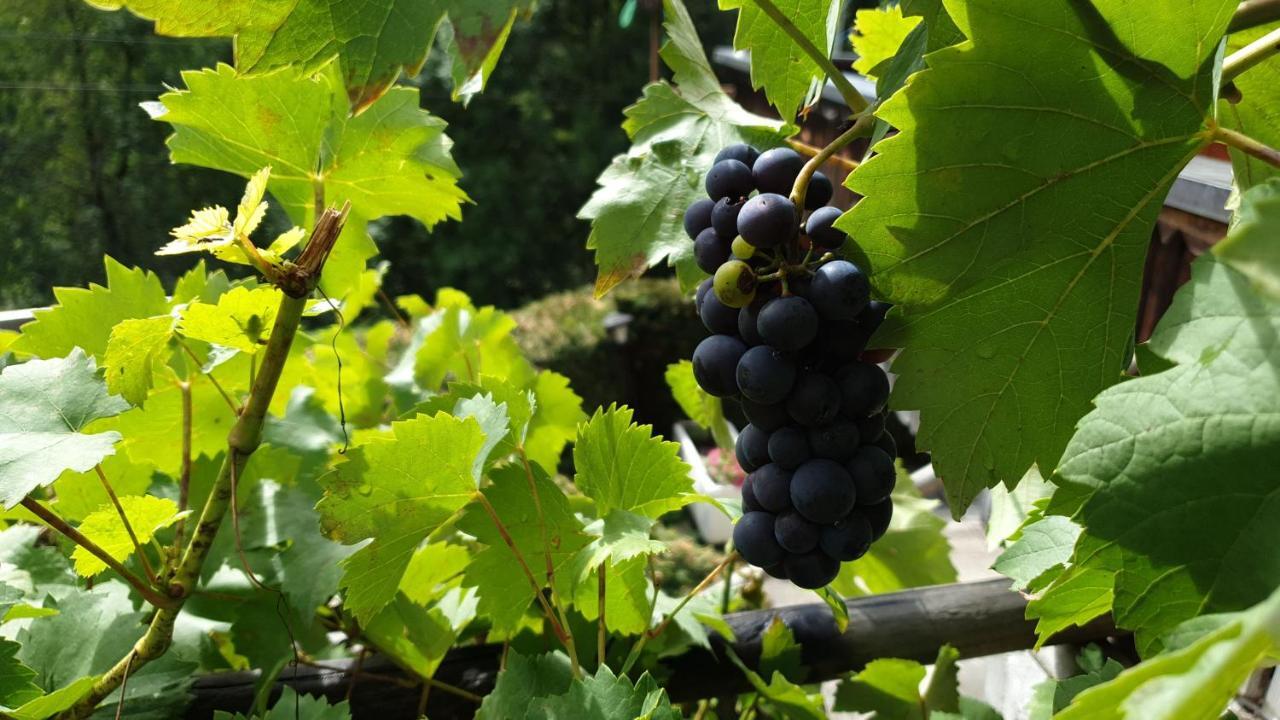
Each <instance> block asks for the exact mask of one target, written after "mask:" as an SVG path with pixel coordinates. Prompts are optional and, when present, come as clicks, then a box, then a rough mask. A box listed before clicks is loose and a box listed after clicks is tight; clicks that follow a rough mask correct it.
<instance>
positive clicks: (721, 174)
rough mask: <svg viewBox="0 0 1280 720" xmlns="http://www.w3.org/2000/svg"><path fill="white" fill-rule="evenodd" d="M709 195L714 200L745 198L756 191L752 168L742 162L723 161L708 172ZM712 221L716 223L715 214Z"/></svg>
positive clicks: (707, 185)
mask: <svg viewBox="0 0 1280 720" xmlns="http://www.w3.org/2000/svg"><path fill="white" fill-rule="evenodd" d="M706 187H707V195H708V196H710V197H711V199H712V200H719V199H721V198H733V199H735V200H736V199H737V198H744V197H746V196H748V195H750V194H751V191H752V190H755V189H756V187H755V182H754V181H753V180H752V178H751V168H749V167H747V166H746V164H745V163H743V162H742V161H740V160H721V161H720V162H718V163H716V164H715V165H712V166H711V169H710V170H708V171H707V182H706ZM711 221H712V222H713V223H714V222H715V213H714V212H713V213H712V216H711Z"/></svg>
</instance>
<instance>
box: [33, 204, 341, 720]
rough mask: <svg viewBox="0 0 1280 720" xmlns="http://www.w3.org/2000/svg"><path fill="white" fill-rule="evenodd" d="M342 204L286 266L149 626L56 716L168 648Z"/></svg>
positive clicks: (85, 709)
mask: <svg viewBox="0 0 1280 720" xmlns="http://www.w3.org/2000/svg"><path fill="white" fill-rule="evenodd" d="M346 210H347V209H346V208H344V209H343V211H342V212H326V213H325V215H324V216H323V217H321V218H320V220H319V221H318V222H317V223H316V227H315V230H314V231H313V232H312V236H311V241H310V242H309V243H308V245H307V248H306V250H304V252H303V255H302V256H300V257H299V259H298V265H296V266H294V267H292V268H289V269H288V270H287V271H286V272H285V273H283V274H282V277H281V282H280V285H281V288H282V289H283V290H284V291H285V296H284V297H283V298H282V299H281V301H280V309H279V311H278V312H277V313H276V321H275V325H274V326H273V327H272V329H271V337H270V339H269V340H268V341H267V347H266V349H265V350H264V351H263V358H262V365H261V367H260V368H259V371H258V376H257V378H256V381H255V382H254V384H253V388H252V389H251V390H250V392H249V399H248V401H247V402H246V403H245V406H244V409H243V410H242V411H241V413H240V417H239V419H237V420H236V423H235V425H233V426H232V428H231V432H230V433H228V435H227V456H226V458H225V459H224V460H223V462H222V468H221V469H220V470H219V471H218V478H217V479H216V480H215V481H214V484H213V489H212V490H211V491H210V493H209V498H208V499H207V500H206V501H205V504H204V508H203V509H202V510H201V511H200V519H199V521H198V522H197V523H196V526H195V528H194V529H193V530H192V532H191V539H190V540H189V541H188V542H187V546H186V549H185V551H184V552H183V554H182V557H181V559H180V560H179V561H178V564H177V566H176V567H175V568H174V570H173V574H172V576H170V577H169V579H168V587H167V591H168V595H169V597H167V598H161V599H160V600H159V601H153V602H152V604H153V605H156V606H157V607H158V610H157V612H156V614H155V617H153V618H152V620H151V625H150V626H148V627H147V631H146V633H144V634H143V636H142V638H141V639H139V640H138V642H137V643H135V644H134V646H133V649H132V650H131V651H130V652H129V653H128V654H126V655H125V657H123V658H121V659H120V661H119V662H117V663H116V664H115V665H114V666H112V668H111V669H110V670H108V671H107V672H106V673H104V674H103V675H102V676H101V677H99V678H98V681H97V682H95V683H94V684H93V687H92V688H91V689H90V691H89V693H88V694H87V695H85V696H84V697H83V698H81V699H80V700H79V701H78V702H77V703H76V704H75V705H73V706H72V707H71V708H69V709H68V710H66V711H65V712H63V713H61V714H60V715H58V718H59V720H80V719H81V718H86V717H88V716H89V715H91V714H92V713H93V710H94V708H95V707H97V705H98V703H100V702H102V701H103V699H105V698H106V697H107V696H108V695H110V694H111V693H113V692H115V691H116V689H118V688H119V687H121V685H123V684H124V682H125V681H126V680H127V679H128V677H129V675H131V674H133V673H135V672H137V671H138V670H141V669H142V668H143V667H144V666H145V665H146V664H147V663H148V662H150V661H152V660H155V659H156V658H158V657H160V656H161V655H163V654H164V653H165V651H166V650H168V649H169V645H170V643H172V641H173V627H174V623H175V621H176V620H177V618H178V613H180V612H182V607H183V605H184V604H185V603H186V600H187V598H189V597H190V596H191V595H192V593H193V592H195V588H196V584H197V583H198V582H199V580H200V569H201V567H202V566H203V565H204V561H205V558H206V557H207V556H208V554H209V549H210V548H211V547H212V546H213V541H214V538H216V537H217V535H218V528H219V527H221V526H222V521H223V518H224V517H225V516H226V513H227V508H228V507H230V505H231V499H232V487H231V486H232V482H231V481H232V477H234V476H238V475H240V474H241V473H242V472H243V471H244V466H245V463H247V462H248V460H249V456H250V455H252V454H253V452H254V451H255V450H257V449H258V443H259V442H260V441H261V439H262V425H263V422H264V421H265V419H266V415H267V408H268V407H269V406H270V404H271V398H272V397H273V396H274V395H275V392H276V386H277V385H278V384H279V382H280V375H281V373H282V372H283V370H284V366H285V362H287V360H288V358H289V349H290V347H292V345H293V340H294V338H295V337H296V336H297V333H298V324H299V323H300V322H301V320H302V311H303V310H304V309H305V308H306V304H307V297H308V296H309V295H310V292H311V290H313V289H314V288H315V284H316V283H317V282H318V281H319V278H320V269H321V267H322V266H323V264H324V261H325V259H326V258H327V257H328V254H329V251H330V250H332V248H333V243H334V242H336V241H337V238H338V234H339V233H340V232H341V230H342V225H343V223H344V221H345V219H346Z"/></svg>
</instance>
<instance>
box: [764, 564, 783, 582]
mask: <svg viewBox="0 0 1280 720" xmlns="http://www.w3.org/2000/svg"><path fill="white" fill-rule="evenodd" d="M761 569H762V570H764V573H765V574H766V575H768V576H769V577H773V578H777V579H779V580H786V579H787V564H786V560H785V559H784V560H783V562H780V563H778V564H777V565H770V566H769V567H767V568H761Z"/></svg>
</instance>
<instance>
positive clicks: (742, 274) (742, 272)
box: [711, 260, 756, 308]
mask: <svg viewBox="0 0 1280 720" xmlns="http://www.w3.org/2000/svg"><path fill="white" fill-rule="evenodd" d="M711 287H712V288H713V289H714V290H715V292H716V297H718V298H720V302H722V303H724V304H725V305H728V306H729V307H733V308H740V307H742V306H743V305H746V304H747V303H749V302H751V300H752V298H754V297H755V295H756V271H755V270H752V269H751V266H750V265H748V264H746V263H744V262H742V261H741V260H730V261H728V262H726V263H725V264H723V265H721V266H720V268H719V269H718V270H716V274H715V280H714V282H713V283H712V285H711Z"/></svg>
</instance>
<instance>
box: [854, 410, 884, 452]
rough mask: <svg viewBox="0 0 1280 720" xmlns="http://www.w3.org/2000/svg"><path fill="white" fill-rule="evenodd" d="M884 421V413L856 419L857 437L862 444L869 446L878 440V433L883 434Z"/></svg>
mask: <svg viewBox="0 0 1280 720" xmlns="http://www.w3.org/2000/svg"><path fill="white" fill-rule="evenodd" d="M884 420H885V414H884V411H881V412H878V413H871V414H870V415H868V416H867V417H864V418H859V419H858V421H857V423H858V437H860V438H862V442H863V443H865V444H867V445H870V444H871V443H873V442H875V441H876V440H877V439H879V437H880V433H883V432H884Z"/></svg>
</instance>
